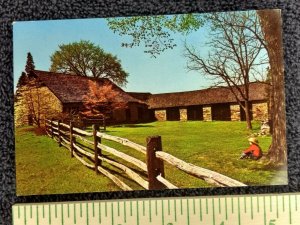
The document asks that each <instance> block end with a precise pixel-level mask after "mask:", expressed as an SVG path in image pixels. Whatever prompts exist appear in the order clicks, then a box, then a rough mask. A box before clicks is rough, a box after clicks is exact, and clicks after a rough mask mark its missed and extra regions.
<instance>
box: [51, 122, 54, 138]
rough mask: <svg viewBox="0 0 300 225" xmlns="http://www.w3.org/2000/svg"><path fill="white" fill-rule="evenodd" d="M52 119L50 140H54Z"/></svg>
mask: <svg viewBox="0 0 300 225" xmlns="http://www.w3.org/2000/svg"><path fill="white" fill-rule="evenodd" d="M53 120H54V119H53V118H52V119H51V138H54V133H53V132H54V129H53Z"/></svg>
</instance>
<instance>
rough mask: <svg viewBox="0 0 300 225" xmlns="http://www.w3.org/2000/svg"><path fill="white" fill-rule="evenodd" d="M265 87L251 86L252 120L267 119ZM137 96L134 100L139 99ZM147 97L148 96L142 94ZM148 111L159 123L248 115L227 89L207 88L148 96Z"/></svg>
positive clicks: (222, 118) (239, 117)
mask: <svg viewBox="0 0 300 225" xmlns="http://www.w3.org/2000/svg"><path fill="white" fill-rule="evenodd" d="M266 87H267V85H266V84H263V83H258V82H253V83H250V86H249V95H250V96H249V97H250V99H249V100H250V107H251V118H252V119H253V120H267V119H268V104H267V94H266ZM138 95H139V94H138V93H135V97H136V98H139V96H138ZM140 95H141V96H144V100H145V96H146V93H140ZM146 101H147V104H148V106H149V110H153V111H154V116H155V118H156V120H159V121H163V120H169V121H185V120H204V121H212V120H220V121H243V120H245V112H244V110H243V109H242V107H240V105H239V104H238V103H237V100H236V98H235V96H234V95H233V94H232V92H231V91H230V90H229V89H228V88H226V87H216V88H208V89H203V90H196V91H185V92H175V93H163V94H152V95H151V94H148V95H147V100H146Z"/></svg>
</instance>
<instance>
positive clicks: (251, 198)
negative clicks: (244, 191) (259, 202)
mask: <svg viewBox="0 0 300 225" xmlns="http://www.w3.org/2000/svg"><path fill="white" fill-rule="evenodd" d="M250 200H251V203H250V204H251V219H252V220H253V197H252V196H251V197H250Z"/></svg>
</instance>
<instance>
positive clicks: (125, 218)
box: [124, 201, 127, 223]
mask: <svg viewBox="0 0 300 225" xmlns="http://www.w3.org/2000/svg"><path fill="white" fill-rule="evenodd" d="M124 223H127V215H126V201H124Z"/></svg>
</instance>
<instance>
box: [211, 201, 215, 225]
mask: <svg viewBox="0 0 300 225" xmlns="http://www.w3.org/2000/svg"><path fill="white" fill-rule="evenodd" d="M211 201H212V209H211V210H212V212H213V218H212V219H213V225H215V224H216V218H215V200H214V198H212V199H211Z"/></svg>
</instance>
